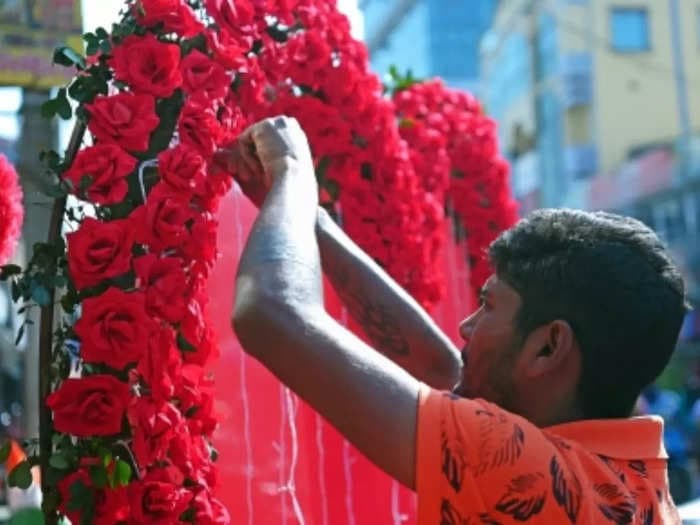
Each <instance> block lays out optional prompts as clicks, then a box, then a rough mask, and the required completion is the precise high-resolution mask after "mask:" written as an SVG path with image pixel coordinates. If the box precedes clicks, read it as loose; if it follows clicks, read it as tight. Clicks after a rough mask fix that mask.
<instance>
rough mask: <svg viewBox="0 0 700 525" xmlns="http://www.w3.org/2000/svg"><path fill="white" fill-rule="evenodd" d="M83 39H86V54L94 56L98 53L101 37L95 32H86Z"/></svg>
mask: <svg viewBox="0 0 700 525" xmlns="http://www.w3.org/2000/svg"><path fill="white" fill-rule="evenodd" d="M83 40H85V44H86V46H85V54H86V55H89V56H92V55H95V54H97V52H98V51H99V50H100V39H99V38H97V36H96V35H94V34H93V33H85V34H84V35H83Z"/></svg>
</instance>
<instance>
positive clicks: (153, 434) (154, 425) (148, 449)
mask: <svg viewBox="0 0 700 525" xmlns="http://www.w3.org/2000/svg"><path fill="white" fill-rule="evenodd" d="M128 415H129V423H130V424H131V428H132V431H133V445H132V447H133V451H134V455H135V456H136V461H137V462H138V464H139V465H140V466H141V467H142V468H143V467H147V466H148V465H153V464H154V463H156V462H160V461H164V460H165V459H166V456H167V454H168V447H170V441H171V440H172V439H173V438H174V437H175V435H177V434H178V433H180V432H183V431H184V429H183V428H182V423H183V421H182V416H181V415H180V412H179V411H178V410H177V408H175V407H174V406H173V405H172V404H170V403H168V402H165V401H154V400H152V399H151V398H148V397H139V398H137V399H136V400H135V401H134V402H133V403H132V405H131V406H130V407H129V414H128Z"/></svg>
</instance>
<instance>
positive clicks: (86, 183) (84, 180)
mask: <svg viewBox="0 0 700 525" xmlns="http://www.w3.org/2000/svg"><path fill="white" fill-rule="evenodd" d="M92 181H93V177H92V175H83V176H82V177H80V184H79V185H78V194H79V195H85V192H86V191H87V189H88V188H89V187H90V185H91V184H92Z"/></svg>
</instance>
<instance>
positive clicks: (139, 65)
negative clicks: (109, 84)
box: [111, 33, 182, 98]
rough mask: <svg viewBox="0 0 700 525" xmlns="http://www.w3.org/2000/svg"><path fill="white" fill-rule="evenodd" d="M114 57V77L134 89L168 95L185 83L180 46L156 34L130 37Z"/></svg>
mask: <svg viewBox="0 0 700 525" xmlns="http://www.w3.org/2000/svg"><path fill="white" fill-rule="evenodd" d="M112 57H113V58H112V61H111V66H112V67H113V69H114V78H115V79H117V80H121V81H122V82H126V83H127V84H129V86H130V87H131V88H132V89H133V90H134V91H137V92H139V91H140V92H143V93H147V94H149V95H153V96H154V97H159V98H166V97H169V96H170V95H172V94H173V91H175V90H176V89H177V88H178V87H180V85H181V84H182V75H181V74H180V67H179V66H180V47H179V46H177V45H175V44H168V43H165V42H161V41H159V40H158V39H157V38H156V36H155V35H154V34H153V33H146V34H145V35H144V36H136V35H130V36H128V37H126V38H125V39H124V40H123V41H122V42H121V43H120V44H119V45H118V46H115V48H114V50H113V51H112Z"/></svg>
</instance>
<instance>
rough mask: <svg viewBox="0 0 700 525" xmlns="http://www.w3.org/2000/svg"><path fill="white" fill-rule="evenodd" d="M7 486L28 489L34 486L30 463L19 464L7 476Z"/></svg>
mask: <svg viewBox="0 0 700 525" xmlns="http://www.w3.org/2000/svg"><path fill="white" fill-rule="evenodd" d="M7 484H8V485H9V486H10V487H17V488H19V489H24V490H26V489H28V488H29V487H30V486H31V485H32V470H31V467H30V465H29V461H27V460H25V461H22V462H21V463H18V464H17V465H16V466H15V468H13V469H12V470H11V471H10V473H9V474H8V476H7Z"/></svg>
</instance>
